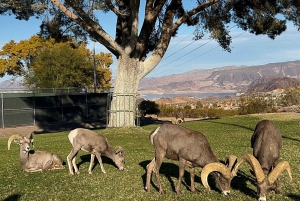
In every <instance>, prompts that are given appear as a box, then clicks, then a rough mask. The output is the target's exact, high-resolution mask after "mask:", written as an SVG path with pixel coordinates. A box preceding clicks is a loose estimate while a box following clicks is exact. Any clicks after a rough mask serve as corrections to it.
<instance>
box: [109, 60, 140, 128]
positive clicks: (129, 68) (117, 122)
mask: <svg viewBox="0 0 300 201" xmlns="http://www.w3.org/2000/svg"><path fill="white" fill-rule="evenodd" d="M140 64H141V62H140V61H139V60H138V59H133V58H129V57H127V58H124V57H120V58H119V59H118V69H117V76H116V80H115V87H114V92H113V95H112V99H111V104H110V110H109V123H108V127H132V126H136V124H135V120H136V117H137V113H136V112H137V107H138V106H137V104H136V99H137V97H138V94H137V90H138V85H139V82H140V80H141V78H142V75H141V72H140V71H139V69H140Z"/></svg>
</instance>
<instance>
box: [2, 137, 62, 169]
mask: <svg viewBox="0 0 300 201" xmlns="http://www.w3.org/2000/svg"><path fill="white" fill-rule="evenodd" d="M12 141H14V142H15V143H16V144H18V145H20V163H21V167H22V169H23V170H24V171H26V172H38V171H43V170H54V169H64V168H65V167H64V165H63V160H62V158H61V157H60V156H58V155H57V154H53V153H50V152H46V151H35V150H31V149H30V145H31V144H33V135H32V134H30V135H29V136H27V137H26V136H22V135H19V134H15V135H12V136H10V137H9V139H8V144H7V148H8V150H10V145H11V142H12Z"/></svg>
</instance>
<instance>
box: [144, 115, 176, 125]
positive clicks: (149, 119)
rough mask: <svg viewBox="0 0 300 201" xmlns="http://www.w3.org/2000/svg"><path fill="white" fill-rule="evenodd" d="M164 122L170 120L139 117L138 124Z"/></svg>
mask: <svg viewBox="0 0 300 201" xmlns="http://www.w3.org/2000/svg"><path fill="white" fill-rule="evenodd" d="M164 123H172V122H171V121H168V120H165V121H163V120H158V119H154V118H151V117H149V118H147V117H141V118H140V126H147V125H151V124H164Z"/></svg>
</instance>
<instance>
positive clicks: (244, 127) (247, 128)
mask: <svg viewBox="0 0 300 201" xmlns="http://www.w3.org/2000/svg"><path fill="white" fill-rule="evenodd" d="M201 121H209V122H210V123H214V124H225V125H231V126H236V127H240V128H243V129H245V130H250V131H254V128H255V127H254V128H249V127H246V126H243V125H240V124H231V123H224V122H218V121H212V119H203V120H201ZM241 123H242V122H241Z"/></svg>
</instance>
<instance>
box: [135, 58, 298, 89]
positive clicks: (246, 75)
mask: <svg viewBox="0 0 300 201" xmlns="http://www.w3.org/2000/svg"><path fill="white" fill-rule="evenodd" d="M283 77H288V78H296V79H300V61H289V62H281V63H269V64H265V65H259V66H226V67H222V68H214V69H208V70H201V69H199V70H192V71H188V72H185V73H183V74H174V75H168V76H163V77H155V78H144V79H142V80H141V82H140V85H139V90H138V91H139V93H141V94H146V93H154V94H155V93H177V94H180V93H222V92H226V93H227V92H239V91H243V92H245V91H247V90H248V88H249V87H253V86H254V85H255V83H261V82H263V81H262V80H265V82H266V81H267V80H268V81H270V80H272V79H274V78H283Z"/></svg>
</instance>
